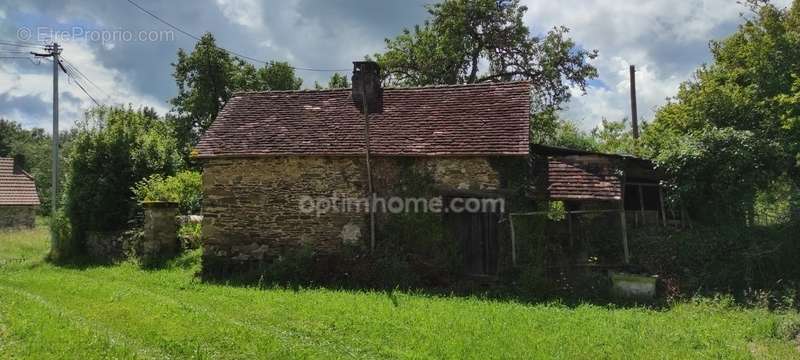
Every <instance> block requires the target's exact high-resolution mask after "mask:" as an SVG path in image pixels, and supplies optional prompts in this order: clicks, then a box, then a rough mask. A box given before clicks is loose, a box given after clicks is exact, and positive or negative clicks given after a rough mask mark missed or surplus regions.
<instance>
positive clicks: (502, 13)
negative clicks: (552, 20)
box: [375, 0, 597, 112]
mask: <svg viewBox="0 0 800 360" xmlns="http://www.w3.org/2000/svg"><path fill="white" fill-rule="evenodd" d="M526 11H527V7H525V6H521V5H520V4H519V0H447V1H443V2H441V3H438V4H434V5H430V6H428V12H429V13H430V16H431V18H430V19H429V20H428V21H426V22H425V23H424V24H422V25H417V26H415V27H414V29H413V31H412V30H409V29H404V30H403V32H402V33H401V34H400V35H398V36H397V37H395V38H393V39H386V47H387V51H386V52H384V53H382V54H376V55H375V57H376V59H377V61H378V62H379V63H380V64H381V68H382V69H384V74H385V75H386V76H387V81H388V82H390V83H394V84H398V85H407V86H419V85H435V84H460V83H475V82H483V81H510V80H527V81H530V82H531V84H532V85H533V89H534V95H535V97H536V101H535V102H534V105H535V109H536V110H537V112H538V111H543V110H548V109H558V108H559V107H560V105H561V104H563V103H564V102H565V101H567V100H569V98H570V87H571V86H574V87H577V88H579V89H580V90H583V91H585V89H586V81H587V80H589V79H592V78H595V77H597V69H595V67H594V66H592V65H591V64H589V63H588V61H589V60H591V59H594V58H595V57H596V56H597V51H595V50H585V49H582V48H579V47H577V46H576V45H575V43H574V41H572V39H570V38H569V37H567V33H568V31H569V30H568V29H567V28H566V27H563V26H560V27H556V28H553V29H551V30H550V31H548V32H547V33H546V34H545V35H544V36H542V37H539V36H532V35H531V34H530V30H529V29H528V27H527V26H525V24H524V21H523V16H524V14H525V12H526Z"/></svg>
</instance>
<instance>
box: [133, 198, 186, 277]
mask: <svg viewBox="0 0 800 360" xmlns="http://www.w3.org/2000/svg"><path fill="white" fill-rule="evenodd" d="M142 205H143V207H144V234H143V238H142V248H141V249H142V254H141V257H142V260H144V261H145V262H151V261H158V260H163V259H167V258H169V257H172V256H175V255H176V254H177V253H178V251H179V250H180V245H179V243H178V225H177V224H176V219H175V218H176V216H177V215H178V204H177V203H174V202H166V201H157V202H155V201H154V202H145V203H144V204H142Z"/></svg>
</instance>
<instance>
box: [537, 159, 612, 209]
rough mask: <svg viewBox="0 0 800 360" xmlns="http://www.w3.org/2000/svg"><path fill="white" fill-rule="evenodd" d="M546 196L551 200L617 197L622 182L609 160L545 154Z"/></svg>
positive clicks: (609, 198)
mask: <svg viewBox="0 0 800 360" xmlns="http://www.w3.org/2000/svg"><path fill="white" fill-rule="evenodd" d="M547 182H548V187H547V191H548V195H549V197H550V198H551V199H555V200H620V199H621V198H622V185H621V181H620V176H619V175H618V174H616V171H615V167H614V166H612V164H611V163H607V162H606V163H593V162H587V161H580V160H577V159H575V158H573V157H556V156H551V157H548V161H547Z"/></svg>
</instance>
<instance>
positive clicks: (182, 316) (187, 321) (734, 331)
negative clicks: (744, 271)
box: [0, 227, 800, 359]
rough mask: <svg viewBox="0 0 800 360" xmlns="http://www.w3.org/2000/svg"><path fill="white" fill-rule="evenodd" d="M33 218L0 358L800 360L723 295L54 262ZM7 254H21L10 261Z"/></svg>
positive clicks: (7, 288)
mask: <svg viewBox="0 0 800 360" xmlns="http://www.w3.org/2000/svg"><path fill="white" fill-rule="evenodd" d="M47 239H48V234H47V231H46V230H44V229H43V228H41V227H40V228H38V229H36V230H32V231H17V232H0V260H2V262H0V264H2V265H0V358H81V359H92V358H240V359H250V358H423V359H424V358H478V359H483V358H563V359H574V358H579V359H595V358H614V359H616V358H664V359H672V358H726V359H727V358H733V359H736V358H741V359H745V358H800V352H798V350H797V348H796V346H797V344H796V343H794V342H792V341H791V340H790V339H789V338H788V337H786V336H781V335H780V333H781V331H780V329H781V328H783V327H785V326H784V325H785V321H784V320H785V318H787V317H789V316H792V315H791V314H777V313H772V312H769V311H766V310H762V309H743V308H738V307H736V306H733V305H731V304H730V303H729V302H725V301H694V302H689V303H681V304H676V305H674V306H672V307H670V308H669V309H666V310H651V309H646V308H613V307H601V306H595V305H582V306H577V307H567V306H564V305H558V304H537V305H526V304H520V303H514V302H501V301H490V300H481V299H478V298H446V297H429V296H424V295H416V294H408V293H394V294H392V295H388V294H386V293H381V292H347V291H335V290H325V289H313V290H297V291H293V290H290V289H268V290H260V289H255V288H243V287H233V286H223V285H212V284H204V283H201V282H199V281H198V280H196V279H195V278H194V276H193V274H194V273H195V272H196V271H197V266H198V263H197V262H198V256H199V254H198V253H196V252H194V253H190V254H186V255H184V256H183V257H182V258H180V259H177V260H176V261H175V262H174V263H173V264H172V265H171V266H170V267H167V268H165V269H160V270H141V269H139V268H138V267H137V266H136V265H134V264H131V263H125V264H121V265H116V266H100V267H85V268H81V267H74V268H66V267H57V266H54V265H51V264H49V263H47V262H45V261H43V256H44V253H45V252H46V249H47V246H48V240H47ZM12 259H24V260H20V261H12Z"/></svg>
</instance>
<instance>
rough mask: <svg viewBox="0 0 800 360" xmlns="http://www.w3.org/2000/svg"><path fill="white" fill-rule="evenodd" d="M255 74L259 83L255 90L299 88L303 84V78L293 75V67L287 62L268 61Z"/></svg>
mask: <svg viewBox="0 0 800 360" xmlns="http://www.w3.org/2000/svg"><path fill="white" fill-rule="evenodd" d="M257 75H258V80H259V84H258V89H255V90H299V89H300V86H302V85H303V79H301V78H299V77H296V76H295V75H294V68H293V67H291V66H289V63H287V62H276V61H270V62H269V64H267V65H266V66H264V67H263V68H261V69H258V73H257ZM237 90H238V89H237Z"/></svg>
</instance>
